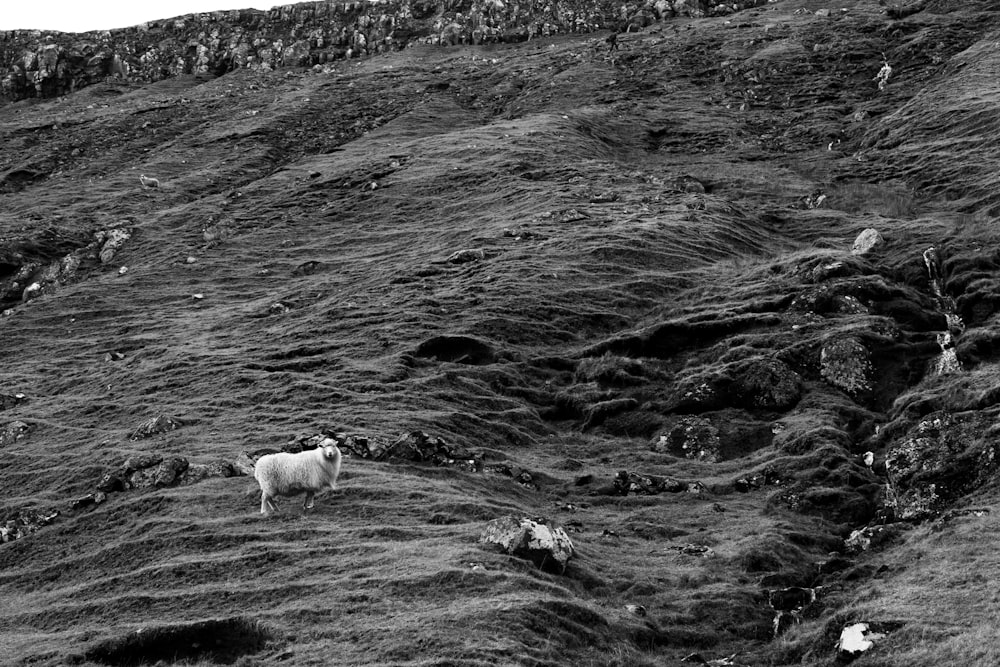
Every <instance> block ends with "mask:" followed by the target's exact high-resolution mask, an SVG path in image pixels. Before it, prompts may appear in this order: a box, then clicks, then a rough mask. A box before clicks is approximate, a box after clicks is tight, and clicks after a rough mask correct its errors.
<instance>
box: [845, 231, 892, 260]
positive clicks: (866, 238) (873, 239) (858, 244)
mask: <svg viewBox="0 0 1000 667" xmlns="http://www.w3.org/2000/svg"><path fill="white" fill-rule="evenodd" d="M884 243H885V239H884V238H882V235H881V234H879V232H878V230H877V229H874V228H872V227H869V228H868V229H866V230H864V231H863V232H861V233H860V234H858V238H856V239H854V246H853V247H852V248H851V254H852V255H867V254H868V253H869V252H871V251H872V250H874V249H875V248H877V247H879V246H881V245H883V244H884Z"/></svg>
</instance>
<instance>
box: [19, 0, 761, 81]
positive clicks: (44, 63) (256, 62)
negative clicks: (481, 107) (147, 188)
mask: <svg viewBox="0 0 1000 667" xmlns="http://www.w3.org/2000/svg"><path fill="white" fill-rule="evenodd" d="M763 4H766V0H733V2H729V3H727V4H725V5H721V4H719V3H715V2H711V1H710V0H658V1H657V2H656V4H655V5H653V6H652V7H651V8H649V9H646V10H644V9H643V5H642V3H638V2H634V1H633V2H627V3H617V2H611V1H610V0H596V1H593V0H555V1H554V2H542V1H541V0H530V1H529V2H518V3H515V2H503V1H502V0H446V1H445V2H443V3H440V4H438V3H428V2H425V1H424V0H391V1H388V2H367V1H364V0H362V1H360V2H331V1H324V2H303V3H299V4H296V5H286V6H282V7H275V8H273V9H271V10H269V11H266V12H264V11H258V10H253V9H248V10H233V11H219V12H211V13H202V14H188V15H185V16H179V17H176V18H170V19H164V20H159V21H151V22H149V23H143V24H140V25H137V26H133V27H130V28H123V29H120V30H111V31H93V32H87V33H81V34H70V33H60V32H49V31H37V30H13V31H6V32H0V101H14V100H20V99H25V98H32V97H55V96H59V95H65V94H67V93H71V92H73V91H75V90H79V89H81V88H83V87H85V86H88V85H91V84H94V83H98V82H101V81H104V80H105V79H108V78H115V79H124V80H127V81H135V82H151V81H158V80H160V79H165V78H167V77H170V76H177V75H180V74H198V73H211V74H217V75H218V74H224V73H225V72H229V71H231V70H234V69H238V68H246V69H252V70H272V69H274V68H276V67H310V66H321V65H323V64H324V63H327V62H330V61H333V60H337V59H342V58H355V57H360V56H365V55H370V54H374V53H380V52H383V51H387V50H393V49H400V48H404V47H406V46H407V45H409V44H412V43H425V44H442V45H449V44H452V45H453V44H478V43H488V42H513V41H523V40H526V39H530V38H532V37H540V36H546V35H554V34H559V33H568V32H591V31H594V30H600V29H604V28H609V27H618V26H620V25H623V24H626V23H628V24H631V25H637V24H636V22H635V21H633V20H632V19H633V18H634V17H637V16H639V15H640V14H642V15H643V16H646V19H645V20H643V21H639V23H648V22H650V21H651V20H662V19H664V18H669V17H672V16H677V15H683V16H706V15H715V14H728V13H731V12H732V11H733V10H734V9H745V8H747V7H755V6H758V5H763Z"/></svg>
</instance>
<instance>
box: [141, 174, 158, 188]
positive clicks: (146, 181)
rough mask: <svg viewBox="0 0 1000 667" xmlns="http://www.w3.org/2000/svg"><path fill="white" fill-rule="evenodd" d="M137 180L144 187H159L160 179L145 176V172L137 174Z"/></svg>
mask: <svg viewBox="0 0 1000 667" xmlns="http://www.w3.org/2000/svg"><path fill="white" fill-rule="evenodd" d="M139 182H140V183H142V187H144V188H158V187H160V179H158V178H153V177H152V176H146V174H139Z"/></svg>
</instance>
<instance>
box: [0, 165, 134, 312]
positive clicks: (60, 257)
mask: <svg viewBox="0 0 1000 667" xmlns="http://www.w3.org/2000/svg"><path fill="white" fill-rule="evenodd" d="M2 180H3V175H2V174H0V181H2ZM0 185H2V183H0ZM3 189H4V188H3V187H0V192H2V191H3ZM131 236H132V232H131V231H130V230H129V229H126V228H124V227H112V228H110V229H103V230H100V231H98V232H96V233H94V234H93V235H81V234H79V233H75V232H73V233H69V232H64V231H63V230H58V229H45V230H42V231H40V232H37V233H33V234H32V235H31V236H28V237H24V238H20V239H17V240H13V241H4V242H2V243H0V263H2V264H7V265H9V266H11V267H14V269H13V270H12V271H10V272H9V274H7V275H4V276H3V277H2V278H0V303H4V302H10V303H15V302H18V301H30V300H31V299H34V298H36V297H39V296H41V295H42V294H45V293H47V292H50V291H51V290H52V288H54V287H56V286H58V285H64V284H66V283H69V282H72V281H74V280H76V279H77V278H78V276H79V274H80V273H81V269H83V270H84V271H85V270H86V269H90V268H93V267H94V266H96V265H97V264H98V263H101V264H107V263H108V262H110V261H111V260H112V259H113V258H114V256H115V253H117V252H118V250H120V249H121V248H122V246H124V245H125V243H126V242H127V241H128V240H129V239H130V238H131Z"/></svg>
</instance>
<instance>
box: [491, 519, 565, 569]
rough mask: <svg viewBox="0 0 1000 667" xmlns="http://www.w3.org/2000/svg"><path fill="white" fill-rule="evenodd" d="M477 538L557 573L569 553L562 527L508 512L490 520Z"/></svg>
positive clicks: (563, 565)
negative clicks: (511, 514)
mask: <svg viewBox="0 0 1000 667" xmlns="http://www.w3.org/2000/svg"><path fill="white" fill-rule="evenodd" d="M479 541H480V542H482V543H484V544H496V545H498V546H500V547H501V548H502V549H503V550H504V551H505V552H507V553H508V554H511V555H514V556H518V557H519V558H525V559H527V560H530V561H531V562H533V563H534V564H535V565H536V566H538V568H539V569H541V570H547V571H551V572H557V573H559V574H562V573H564V572H565V571H566V565H567V563H568V562H569V559H570V558H571V557H572V556H573V542H572V541H571V540H570V539H569V536H568V535H567V534H566V532H565V531H564V530H563V529H562V528H559V527H552V526H548V525H546V523H545V522H544V521H535V520H532V519H528V518H521V519H518V518H516V517H513V516H510V515H508V516H504V517H501V518H499V519H494V520H493V521H490V522H489V523H488V524H487V525H486V528H485V529H484V530H483V532H482V534H481V535H480V536H479Z"/></svg>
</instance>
